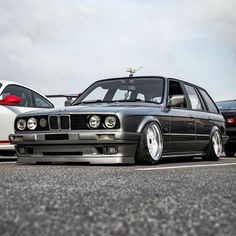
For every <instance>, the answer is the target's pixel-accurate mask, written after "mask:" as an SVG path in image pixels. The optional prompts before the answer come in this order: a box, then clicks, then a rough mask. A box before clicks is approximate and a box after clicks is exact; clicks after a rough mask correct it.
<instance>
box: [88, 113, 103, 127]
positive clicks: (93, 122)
mask: <svg viewBox="0 0 236 236" xmlns="http://www.w3.org/2000/svg"><path fill="white" fill-rule="evenodd" d="M100 123H101V119H100V117H99V116H97V115H93V116H91V117H90V119H89V126H90V127H91V128H93V129H96V128H97V127H98V126H99V125H100Z"/></svg>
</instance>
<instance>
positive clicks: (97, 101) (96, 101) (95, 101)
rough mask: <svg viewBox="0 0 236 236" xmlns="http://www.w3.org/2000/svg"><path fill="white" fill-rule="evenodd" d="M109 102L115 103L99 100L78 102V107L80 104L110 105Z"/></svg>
mask: <svg viewBox="0 0 236 236" xmlns="http://www.w3.org/2000/svg"><path fill="white" fill-rule="evenodd" d="M108 102H114V101H106V100H101V99H97V100H89V101H82V102H78V103H77V104H76V105H78V104H90V103H108Z"/></svg>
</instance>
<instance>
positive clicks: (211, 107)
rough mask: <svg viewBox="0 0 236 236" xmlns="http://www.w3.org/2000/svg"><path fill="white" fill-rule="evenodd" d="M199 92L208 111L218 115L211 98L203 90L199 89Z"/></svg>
mask: <svg viewBox="0 0 236 236" xmlns="http://www.w3.org/2000/svg"><path fill="white" fill-rule="evenodd" d="M199 91H200V94H201V95H202V97H203V98H204V100H205V102H206V105H207V107H208V110H209V111H210V112H213V113H219V112H218V109H217V107H216V105H215V103H214V102H213V100H212V99H211V97H210V96H209V95H208V94H207V93H206V92H205V91H204V90H202V89H199Z"/></svg>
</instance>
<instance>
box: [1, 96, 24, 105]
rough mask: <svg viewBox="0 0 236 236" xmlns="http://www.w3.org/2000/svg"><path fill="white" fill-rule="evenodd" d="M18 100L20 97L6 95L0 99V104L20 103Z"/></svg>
mask: <svg viewBox="0 0 236 236" xmlns="http://www.w3.org/2000/svg"><path fill="white" fill-rule="evenodd" d="M20 101H21V99H20V97H18V96H16V95H8V96H6V97H4V98H3V99H1V100H0V105H9V104H17V103H20Z"/></svg>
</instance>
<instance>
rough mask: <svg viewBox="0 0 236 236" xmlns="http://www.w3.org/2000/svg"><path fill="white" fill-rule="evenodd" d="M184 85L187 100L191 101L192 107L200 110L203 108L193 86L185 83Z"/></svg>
mask: <svg viewBox="0 0 236 236" xmlns="http://www.w3.org/2000/svg"><path fill="white" fill-rule="evenodd" d="M184 87H185V89H186V91H187V94H188V97H189V100H190V102H191V106H192V109H193V110H200V111H202V110H203V109H202V104H201V101H200V98H199V97H198V95H197V92H196V90H195V88H194V87H192V86H189V85H186V84H185V85H184Z"/></svg>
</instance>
